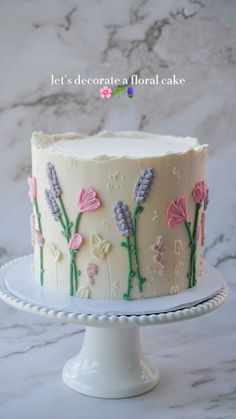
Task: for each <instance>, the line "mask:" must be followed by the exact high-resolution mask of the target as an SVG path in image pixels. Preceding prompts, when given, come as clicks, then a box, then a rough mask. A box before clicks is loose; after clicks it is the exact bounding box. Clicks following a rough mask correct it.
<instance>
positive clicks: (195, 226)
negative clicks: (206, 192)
mask: <svg viewBox="0 0 236 419" xmlns="http://www.w3.org/2000/svg"><path fill="white" fill-rule="evenodd" d="M201 206H202V205H201V204H200V203H197V204H196V209H195V217H194V225H193V241H194V245H195V252H194V254H193V262H192V263H193V286H195V285H196V283H197V279H196V251H197V244H196V234H197V225H198V218H199V212H200V209H201Z"/></svg>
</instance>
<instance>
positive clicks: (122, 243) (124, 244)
mask: <svg viewBox="0 0 236 419" xmlns="http://www.w3.org/2000/svg"><path fill="white" fill-rule="evenodd" d="M120 245H121V247H125V248H126V249H128V245H127V243H126V242H121V243H120Z"/></svg>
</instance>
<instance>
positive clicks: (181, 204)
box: [166, 196, 188, 228]
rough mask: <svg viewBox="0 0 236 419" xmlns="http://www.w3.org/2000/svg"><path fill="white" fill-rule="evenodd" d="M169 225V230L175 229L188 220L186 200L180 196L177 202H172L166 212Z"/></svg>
mask: <svg viewBox="0 0 236 419" xmlns="http://www.w3.org/2000/svg"><path fill="white" fill-rule="evenodd" d="M166 215H167V224H168V227H169V228H173V227H175V226H177V225H178V224H182V223H183V222H184V221H186V220H187V218H188V213H187V208H186V199H185V197H184V196H180V197H179V198H177V199H176V200H175V201H171V202H170V203H169V205H168V207H167V210H166Z"/></svg>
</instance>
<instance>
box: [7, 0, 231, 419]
mask: <svg viewBox="0 0 236 419" xmlns="http://www.w3.org/2000/svg"><path fill="white" fill-rule="evenodd" d="M235 21H236V3H235V2H234V1H233V0H225V1H224V2H223V1H220V0H214V1H213V0H178V1H176V2H173V1H171V0H167V1H164V0H159V1H154V0H140V1H134V0H127V1H126V2H120V3H118V2H115V1H114V0H113V1H109V2H106V1H105V0H91V1H89V2H84V1H76V0H61V1H57V0H52V1H50V2H48V1H46V0H43V1H41V2H36V1H31V2H29V1H28V0H21V1H20V2H17V1H12V2H8V1H6V0H5V1H2V2H1V6H0V31H1V42H0V53H1V63H0V69H1V74H2V75H3V76H2V78H1V103H0V134H1V143H0V150H1V154H0V156H1V157H0V158H1V165H0V194H1V205H0V219H1V231H0V263H1V264H4V263H5V262H7V261H9V260H11V259H12V258H14V257H17V256H21V255H24V254H26V253H29V252H31V248H30V231H29V230H30V229H29V215H30V204H29V202H28V199H27V185H26V177H27V176H28V175H29V174H30V136H31V132H32V131H33V130H42V131H46V132H60V131H80V132H85V133H93V132H96V131H99V130H103V129H111V130H128V129H140V130H145V131H150V132H152V131H153V132H158V133H161V134H175V135H191V136H196V137H198V138H199V139H200V141H201V142H202V143H205V142H208V143H209V145H210V148H209V159H208V168H207V182H208V185H209V187H210V191H211V194H210V205H209V209H208V214H207V242H206V247H205V250H204V256H205V258H206V259H207V260H208V262H210V263H212V264H213V265H214V266H216V267H218V268H219V270H220V271H221V272H222V274H223V275H224V277H225V278H226V280H227V281H228V283H229V285H230V296H229V298H228V300H227V301H226V303H225V304H224V305H223V306H222V307H221V308H220V309H218V310H216V311H215V312H213V313H211V314H209V315H207V316H204V317H201V318H197V319H194V320H191V321H188V322H184V323H180V324H170V325H166V326H155V327H152V328H149V327H146V328H143V330H142V337H143V348H144V352H145V354H146V355H148V357H149V358H150V359H151V360H152V362H153V364H154V365H157V366H158V367H159V368H160V372H161V382H160V384H159V386H158V387H156V388H155V389H154V390H153V391H152V392H150V393H147V394H146V395H143V396H140V397H137V398H133V399H124V400H99V399H93V398H89V397H86V396H82V395H80V394H77V393H75V392H73V391H71V390H69V389H68V388H66V387H65V386H64V385H63V383H62V380H61V369H62V366H63V364H64V363H65V361H66V360H67V359H68V358H69V357H70V356H72V355H73V354H75V353H76V352H77V351H79V349H80V347H81V343H82V340H83V336H84V333H83V329H82V328H81V327H78V326H76V325H72V324H61V323H59V322H55V321H52V320H48V319H45V318H40V317H37V316H33V315H30V314H26V313H23V312H20V311H17V310H14V309H13V308H11V307H9V306H7V305H5V304H3V303H0V318H1V322H0V339H1V346H0V356H1V377H2V378H1V382H0V418H1V419H5V418H8V419H13V418H14V419H21V418H22V419H23V418H24V419H32V417H34V419H39V418H40V419H41V418H44V419H52V418H53V419H54V418H57V419H60V418H65V417H66V416H68V417H70V419H75V418H78V417H79V418H83V419H90V418H95V417H96V418H103V419H104V418H110V417H111V416H112V417H113V418H116V417H117V418H118V417H121V416H123V417H129V418H132V417H136V418H137V419H138V418H143V417H147V418H148V419H152V418H157V417H160V418H165V419H172V418H173V419H189V418H190V417H191V419H195V418H196V419H213V418H214V419H223V418H224V419H226V418H232V419H234V418H236V355H235V348H236V333H235V332H236V321H235V317H236V316H235V314H236V311H235V302H234V299H235V296H236V287H235V285H236V281H235V271H236V221H235V219H236V194H235V185H236V172H235V156H236V143H235V131H236V123H235V111H236V99H235V97H236V96H235V71H236V47H235V39H236V29H235V28H236V25H235ZM52 73H53V74H55V75H64V74H70V75H75V76H76V75H77V74H78V73H81V74H84V75H91V76H94V77H95V76H103V77H105V76H112V75H113V76H115V75H117V76H123V77H129V76H130V75H131V74H139V75H140V77H151V76H153V75H154V74H156V73H158V74H160V75H163V76H165V75H171V74H173V73H175V74H177V75H179V76H180V77H184V78H186V80H187V83H186V85H184V86H181V87H178V86H171V87H160V86H155V87H142V86H139V87H137V88H135V96H134V98H133V99H132V100H128V99H127V98H126V97H125V96H122V97H120V98H113V99H112V100H111V101H107V102H104V101H102V100H101V99H100V98H99V96H98V89H97V87H93V86H91V88H89V87H83V86H80V87H78V86H65V85H61V86H51V85H50V76H51V74H52Z"/></svg>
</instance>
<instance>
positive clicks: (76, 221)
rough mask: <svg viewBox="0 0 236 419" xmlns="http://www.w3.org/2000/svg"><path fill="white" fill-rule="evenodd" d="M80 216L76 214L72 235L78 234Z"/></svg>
mask: <svg viewBox="0 0 236 419" xmlns="http://www.w3.org/2000/svg"><path fill="white" fill-rule="evenodd" d="M81 215H82V213H81V212H78V214H77V217H76V220H75V226H74V233H78V230H79V223H80V219H81Z"/></svg>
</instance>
